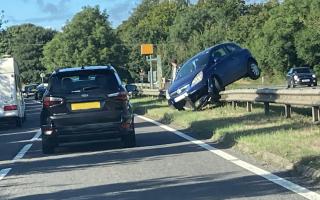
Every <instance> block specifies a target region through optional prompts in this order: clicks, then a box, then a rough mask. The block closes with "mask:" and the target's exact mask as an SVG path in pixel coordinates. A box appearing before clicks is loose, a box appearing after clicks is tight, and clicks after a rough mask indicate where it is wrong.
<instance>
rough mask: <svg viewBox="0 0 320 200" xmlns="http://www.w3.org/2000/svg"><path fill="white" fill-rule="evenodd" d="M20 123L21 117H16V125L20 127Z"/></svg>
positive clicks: (21, 121)
mask: <svg viewBox="0 0 320 200" xmlns="http://www.w3.org/2000/svg"><path fill="white" fill-rule="evenodd" d="M22 123H23V118H22V117H18V118H16V126H17V127H19V128H21V127H22Z"/></svg>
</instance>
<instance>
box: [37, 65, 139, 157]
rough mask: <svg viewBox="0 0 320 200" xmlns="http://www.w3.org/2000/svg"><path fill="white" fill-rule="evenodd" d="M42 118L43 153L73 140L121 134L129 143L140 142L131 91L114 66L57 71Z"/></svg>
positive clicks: (51, 80) (47, 93)
mask: <svg viewBox="0 0 320 200" xmlns="http://www.w3.org/2000/svg"><path fill="white" fill-rule="evenodd" d="M40 120H41V131H42V151H43V153H53V152H54V148H55V147H57V146H58V145H59V144H60V143H69V142H83V141H89V140H94V141H96V140H105V139H110V138H121V139H122V141H123V142H124V144H125V146H126V147H133V146H135V143H136V140H135V131H134V115H133V112H132V107H131V104H130V103H129V99H128V93H127V91H126V89H125V88H124V87H123V86H122V84H121V81H120V78H119V76H118V74H117V72H116V71H115V69H114V68H113V67H110V66H89V67H79V68H65V69H60V70H57V71H55V72H53V73H52V75H51V76H50V78H49V85H48V89H47V91H46V92H45V94H44V97H43V109H42V111H41V119H40Z"/></svg>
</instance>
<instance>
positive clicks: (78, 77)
mask: <svg viewBox="0 0 320 200" xmlns="http://www.w3.org/2000/svg"><path fill="white" fill-rule="evenodd" d="M119 87H120V83H119V79H118V78H117V75H116V74H115V73H114V72H113V71H109V70H108V71H103V72H102V71H76V72H72V73H70V72H68V73H60V74H58V75H56V76H54V77H52V79H51V85H50V91H51V92H52V93H63V94H72V93H82V92H86V93H88V92H103V93H115V92H118V91H119Z"/></svg>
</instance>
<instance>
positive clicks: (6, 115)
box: [0, 56, 25, 127]
mask: <svg viewBox="0 0 320 200" xmlns="http://www.w3.org/2000/svg"><path fill="white" fill-rule="evenodd" d="M24 119H25V103H24V99H23V96H22V92H21V83H20V75H19V69H18V65H17V63H16V62H15V61H14V59H13V58H12V57H8V56H4V57H2V58H0V122H4V121H5V122H7V121H9V122H14V123H16V125H17V126H18V127H20V126H21V125H22V122H23V121H24Z"/></svg>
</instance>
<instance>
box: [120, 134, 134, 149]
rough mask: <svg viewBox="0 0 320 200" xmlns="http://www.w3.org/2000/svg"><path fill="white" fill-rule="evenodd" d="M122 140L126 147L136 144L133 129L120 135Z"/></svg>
mask: <svg viewBox="0 0 320 200" xmlns="http://www.w3.org/2000/svg"><path fill="white" fill-rule="evenodd" d="M122 142H123V144H124V146H125V147H126V148H132V147H135V146H136V134H135V131H134V130H133V131H131V132H130V133H129V134H128V135H125V136H123V137H122Z"/></svg>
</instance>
